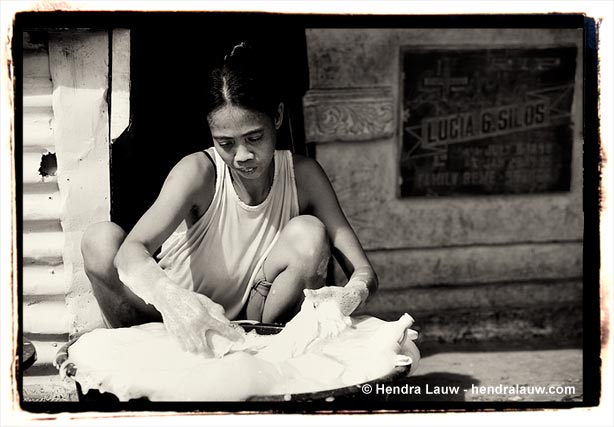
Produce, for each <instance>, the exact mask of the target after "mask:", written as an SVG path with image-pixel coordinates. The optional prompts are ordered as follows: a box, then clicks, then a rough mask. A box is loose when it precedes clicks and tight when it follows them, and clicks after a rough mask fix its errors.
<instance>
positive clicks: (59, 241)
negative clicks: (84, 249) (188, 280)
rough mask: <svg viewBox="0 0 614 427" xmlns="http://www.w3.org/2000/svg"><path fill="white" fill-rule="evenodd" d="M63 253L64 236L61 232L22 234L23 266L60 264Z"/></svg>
mask: <svg viewBox="0 0 614 427" xmlns="http://www.w3.org/2000/svg"><path fill="white" fill-rule="evenodd" d="M63 251H64V234H63V233H62V232H61V231H50V232H40V231H39V232H25V233H24V234H23V258H24V266H26V265H29V264H45V265H58V264H61V263H62V253H63Z"/></svg>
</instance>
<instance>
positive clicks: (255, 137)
mask: <svg viewBox="0 0 614 427" xmlns="http://www.w3.org/2000/svg"><path fill="white" fill-rule="evenodd" d="M247 140H248V141H249V142H260V141H261V140H262V135H258V136H250V137H248V138H247Z"/></svg>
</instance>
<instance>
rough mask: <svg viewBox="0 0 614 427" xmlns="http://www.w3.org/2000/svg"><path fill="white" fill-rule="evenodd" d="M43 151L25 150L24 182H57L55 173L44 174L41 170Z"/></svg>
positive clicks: (27, 183) (29, 183) (31, 183)
mask: <svg viewBox="0 0 614 427" xmlns="http://www.w3.org/2000/svg"><path fill="white" fill-rule="evenodd" d="M42 157H43V153H41V152H39V151H25V152H24V153H23V169H22V173H23V183H24V184H26V185H33V184H42V183H52V182H57V181H58V180H57V177H56V176H55V175H53V176H52V175H46V176H43V175H42V174H41V172H40V168H41V162H42Z"/></svg>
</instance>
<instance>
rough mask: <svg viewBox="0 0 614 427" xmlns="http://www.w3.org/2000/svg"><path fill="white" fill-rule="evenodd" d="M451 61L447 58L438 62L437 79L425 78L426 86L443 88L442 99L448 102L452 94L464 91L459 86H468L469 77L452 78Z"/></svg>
mask: <svg viewBox="0 0 614 427" xmlns="http://www.w3.org/2000/svg"><path fill="white" fill-rule="evenodd" d="M450 73H451V71H450V59H449V58H445V59H443V64H442V60H441V59H440V60H438V61H437V77H425V78H424V86H439V87H441V99H443V100H444V101H447V100H448V94H449V93H450V92H457V91H459V90H463V88H460V87H459V86H467V84H469V77H452V76H451V75H450Z"/></svg>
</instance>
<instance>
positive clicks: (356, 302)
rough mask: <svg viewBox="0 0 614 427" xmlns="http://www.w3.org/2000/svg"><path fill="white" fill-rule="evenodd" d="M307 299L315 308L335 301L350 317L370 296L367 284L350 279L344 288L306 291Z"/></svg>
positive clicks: (323, 288)
mask: <svg viewBox="0 0 614 427" xmlns="http://www.w3.org/2000/svg"><path fill="white" fill-rule="evenodd" d="M303 292H304V293H305V298H307V299H309V300H311V301H312V302H313V304H314V305H315V306H317V305H318V304H321V303H322V302H324V301H334V302H335V303H336V304H337V305H338V306H339V310H340V311H341V313H342V314H343V315H344V316H349V315H350V314H352V313H353V312H354V310H356V309H357V308H358V307H359V306H360V304H362V303H363V302H365V301H366V299H367V297H368V296H369V290H368V288H367V283H366V282H365V281H364V280H362V279H350V281H349V282H348V283H347V284H346V285H345V286H344V287H340V286H324V287H322V288H320V289H316V290H312V289H305V290H304V291H303Z"/></svg>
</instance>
